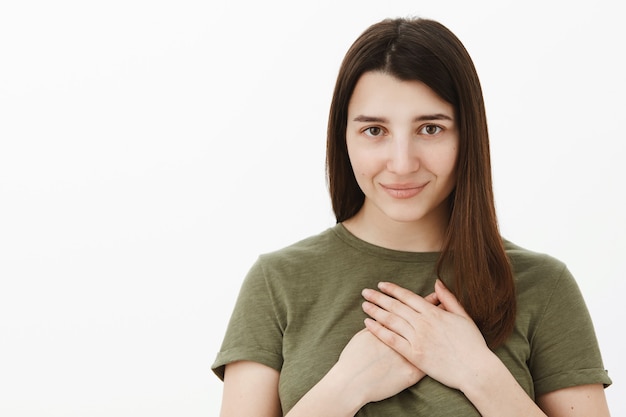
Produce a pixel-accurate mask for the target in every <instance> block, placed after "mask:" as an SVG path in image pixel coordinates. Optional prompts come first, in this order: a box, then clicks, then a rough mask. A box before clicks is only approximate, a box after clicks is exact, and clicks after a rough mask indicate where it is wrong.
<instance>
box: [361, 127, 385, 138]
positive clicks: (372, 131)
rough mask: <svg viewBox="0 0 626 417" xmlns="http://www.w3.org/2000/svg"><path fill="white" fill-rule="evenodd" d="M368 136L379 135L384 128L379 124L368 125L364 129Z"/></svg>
mask: <svg viewBox="0 0 626 417" xmlns="http://www.w3.org/2000/svg"><path fill="white" fill-rule="evenodd" d="M363 132H364V133H365V134H366V135H367V136H372V137H377V136H380V135H382V134H383V129H381V128H380V127H378V126H371V127H368V128H367V129H365V130H364V131H363Z"/></svg>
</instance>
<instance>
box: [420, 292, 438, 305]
mask: <svg viewBox="0 0 626 417" xmlns="http://www.w3.org/2000/svg"><path fill="white" fill-rule="evenodd" d="M424 300H426V301H428V302H429V303H431V304H432V305H434V306H436V305H439V303H440V301H439V297H437V293H436V292H431V293H430V294H428V295H427V296H426V297H424Z"/></svg>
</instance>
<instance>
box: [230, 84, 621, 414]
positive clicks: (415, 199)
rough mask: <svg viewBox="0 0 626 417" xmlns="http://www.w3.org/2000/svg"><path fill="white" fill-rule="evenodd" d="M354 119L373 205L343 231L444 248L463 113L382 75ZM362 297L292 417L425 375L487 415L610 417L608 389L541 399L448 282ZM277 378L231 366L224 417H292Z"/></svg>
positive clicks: (353, 143)
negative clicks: (332, 356) (425, 289)
mask: <svg viewBox="0 0 626 417" xmlns="http://www.w3.org/2000/svg"><path fill="white" fill-rule="evenodd" d="M348 113H349V116H348V127H347V132H346V139H347V144H348V152H349V155H350V158H351V162H352V164H353V169H354V173H355V176H356V178H357V181H358V183H359V186H360V187H361V188H362V190H363V192H364V194H365V203H364V206H363V208H362V209H361V210H360V211H359V212H358V213H357V215H355V216H354V217H353V218H351V219H349V220H347V221H346V222H344V226H345V227H346V228H348V230H350V232H352V233H353V234H354V235H356V236H357V237H359V238H361V239H363V240H365V241H367V242H370V243H373V244H376V245H379V246H383V247H386V248H390V249H397V250H405V251H414V252H419V251H433V250H434V251H436V250H439V249H441V245H442V241H443V233H444V231H445V227H446V221H447V220H446V219H447V216H448V212H447V206H446V205H445V200H446V197H447V196H448V195H449V193H450V192H451V190H452V189H453V187H454V180H453V178H454V172H455V164H456V157H457V145H458V133H457V131H456V124H455V121H454V118H453V115H454V112H453V109H452V107H451V106H450V105H449V103H446V102H445V101H443V100H442V99H441V98H439V97H438V96H437V95H436V94H434V92H432V90H430V89H429V88H428V87H426V86H425V85H424V84H422V83H419V82H414V81H411V82H405V81H400V80H397V79H395V78H393V77H392V76H390V75H387V74H383V73H380V72H372V73H366V74H364V75H363V77H362V78H361V79H360V80H359V82H358V83H357V86H356V88H355V91H354V94H353V97H352V100H351V102H350V105H349V112H348ZM416 188H418V189H419V190H418V191H417V192H416V190H415V189H416ZM362 296H363V298H364V302H363V311H364V312H365V313H366V314H367V315H368V316H369V318H368V319H366V320H365V328H364V329H363V330H361V331H360V332H358V333H357V334H356V335H354V336H353V337H352V339H351V340H350V342H349V343H348V344H347V345H346V347H345V348H344V349H343V351H342V353H341V355H340V357H339V359H338V361H337V363H336V364H335V365H334V366H333V367H332V368H331V370H330V371H329V372H328V373H327V374H326V375H325V376H324V377H323V378H322V380H320V381H319V382H318V383H317V384H316V385H315V386H314V387H313V388H312V389H311V390H310V391H309V392H308V393H306V394H305V395H304V397H303V398H302V399H301V400H300V401H299V402H298V403H297V404H296V405H295V406H294V407H293V408H292V409H291V410H289V412H288V413H287V414H286V415H287V416H289V417H306V416H325V417H333V416H336V417H343V416H354V415H355V414H356V413H357V412H358V410H359V409H360V408H361V407H363V406H364V405H365V404H367V403H369V402H372V401H379V400H382V399H385V398H388V397H391V396H393V395H395V394H396V393H398V392H400V391H402V390H403V389H405V388H407V387H409V386H412V385H413V384H415V383H416V382H417V381H419V380H420V379H421V378H423V377H424V376H425V375H429V376H430V377H432V378H434V379H435V380H437V381H439V382H441V383H442V384H445V385H447V386H449V387H451V388H455V389H458V390H460V391H462V392H463V393H464V394H465V396H466V397H467V398H468V399H469V400H470V401H471V402H472V404H473V405H474V406H475V407H476V409H477V410H478V411H479V412H480V414H481V415H482V416H485V417H487V416H494V417H495V416H498V417H501V416H509V417H516V416H519V417H532V416H546V415H547V416H550V417H565V416H567V417H590V416H593V417H607V416H609V410H608V406H607V403H606V398H605V396H604V390H603V387H602V386H601V385H584V386H577V387H571V388H565V389H561V390H558V391H554V392H551V393H548V394H544V395H542V396H540V397H539V398H537V403H535V402H534V401H533V400H532V399H531V398H530V397H528V395H527V394H526V393H525V392H524V390H523V389H522V388H521V387H520V386H519V384H518V383H517V381H516V380H515V378H514V377H513V376H512V375H511V373H510V372H509V370H508V369H507V368H506V367H505V366H504V364H503V363H502V362H501V361H500V359H499V358H498V357H497V356H496V355H495V354H494V353H493V352H491V350H489V348H488V347H487V344H486V343H485V340H484V338H483V337H482V334H481V333H480V331H479V330H478V328H477V326H476V324H475V323H474V322H473V321H472V319H471V318H470V316H469V315H468V314H467V313H466V312H465V310H464V309H463V307H462V306H461V304H460V303H459V302H458V300H457V299H456V298H455V296H454V295H453V294H452V293H451V292H450V291H449V290H448V289H447V288H446V287H445V286H444V285H443V283H441V282H440V281H437V282H436V284H435V287H434V289H433V293H432V294H430V295H429V296H427V297H420V296H419V295H417V294H415V293H413V292H411V291H409V290H407V289H405V288H402V287H399V286H397V285H395V284H392V283H384V282H383V283H380V284H379V285H378V287H377V288H375V289H374V288H371V289H364V290H363V292H362ZM391 370H393V372H390V371H391ZM278 380H279V372H278V371H276V370H274V369H271V368H268V367H266V366H264V365H261V364H258V363H253V362H235V363H232V364H229V365H227V366H226V374H225V379H224V396H223V402H222V412H221V414H220V415H221V417H240V416H252V415H254V416H260V417H277V416H281V415H282V410H281V407H280V401H279V397H278Z"/></svg>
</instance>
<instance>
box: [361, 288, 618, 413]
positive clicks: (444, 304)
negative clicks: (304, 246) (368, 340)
mask: <svg viewBox="0 0 626 417" xmlns="http://www.w3.org/2000/svg"><path fill="white" fill-rule="evenodd" d="M379 288H380V290H381V291H382V292H378V291H373V290H368V291H364V297H365V298H366V300H368V301H367V302H366V303H364V306H363V308H364V310H365V312H366V313H367V314H369V315H370V316H371V317H372V318H374V319H375V320H376V321H374V320H371V319H369V320H368V321H367V323H366V326H367V328H368V329H369V330H370V331H371V332H372V333H373V334H374V335H376V336H377V337H378V338H379V339H380V340H381V341H383V342H384V343H385V344H387V345H388V346H390V347H392V348H393V349H394V350H396V351H397V352H399V353H401V354H402V355H403V356H404V357H405V358H406V359H407V360H408V361H409V362H411V363H412V364H413V365H415V366H416V367H418V368H419V369H422V370H424V372H426V374H428V375H429V376H431V377H432V378H434V379H436V380H438V381H439V382H441V383H443V384H445V385H447V386H449V387H451V388H455V389H459V390H460V391H462V392H463V393H464V394H465V396H466V397H467V398H468V400H470V401H471V402H472V404H473V405H474V406H475V407H476V409H477V410H478V411H479V412H480V413H481V415H482V416H485V417H488V416H501V415H507V416H520V417H521V416H526V417H528V416H546V414H544V411H545V413H547V415H549V416H555V417H561V416H568V417H574V416H587V415H589V414H588V413H586V411H585V410H588V409H591V407H595V404H598V401H599V403H600V404H601V403H603V402H604V403H606V401H605V400H603V395H602V397H601V398H600V399H597V398H596V399H594V398H595V397H596V396H597V395H598V394H597V393H596V394H593V395H592V397H590V398H589V399H585V395H586V393H587V391H584V390H583V391H584V392H578V391H579V388H577V389H573V388H572V389H566V390H559V391H555V392H554V393H550V394H546V396H542V397H541V398H540V401H539V404H540V405H541V408H540V407H539V406H538V405H537V404H535V402H534V401H533V400H532V399H531V398H530V397H529V396H528V395H527V394H526V392H525V391H524V390H523V389H522V388H521V386H520V385H519V384H518V383H517V381H516V380H515V378H514V377H513V375H512V374H511V373H510V371H509V370H508V369H507V368H506V366H505V365H504V364H503V363H502V362H501V361H500V359H499V358H498V357H497V356H496V355H495V354H494V353H493V352H492V351H491V350H489V348H488V347H487V345H486V343H485V341H484V339H483V337H482V335H481V334H480V331H479V330H478V328H477V327H476V325H475V324H474V322H473V321H472V320H471V318H470V317H469V316H468V315H467V313H466V312H465V311H464V309H463V307H462V306H461V305H460V304H459V303H458V301H457V300H456V298H455V297H454V295H453V294H452V293H451V292H450V291H448V289H447V288H445V286H444V285H443V284H442V283H441V282H440V281H438V282H437V284H436V285H435V293H436V295H437V298H438V300H439V301H440V303H441V304H440V306H439V308H434V307H433V305H432V304H430V303H426V302H424V300H423V299H422V298H421V297H419V296H418V295H416V294H414V293H412V292H411V291H409V290H406V289H404V288H401V287H399V286H397V285H393V284H389V283H383V284H381V285H380V287H379ZM571 407H574V409H573V410H572V408H571ZM585 407H588V408H585ZM542 410H543V411H542ZM600 410H601V408H600ZM594 412H598V411H596V410H595V409H594ZM568 413H569V414H568ZM594 415H598V416H608V413H604V414H603V413H602V412H599V414H594Z"/></svg>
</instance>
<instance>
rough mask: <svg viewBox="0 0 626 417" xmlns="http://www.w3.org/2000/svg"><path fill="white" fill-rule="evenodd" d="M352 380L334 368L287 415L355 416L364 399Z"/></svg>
mask: <svg viewBox="0 0 626 417" xmlns="http://www.w3.org/2000/svg"><path fill="white" fill-rule="evenodd" d="M350 382H351V381H349V380H347V379H346V378H343V377H342V375H341V373H340V372H338V371H337V370H336V369H335V368H332V369H331V370H330V371H329V372H328V373H327V374H326V375H325V376H324V378H322V379H321V380H320V381H319V382H318V383H317V384H316V385H315V386H314V387H313V388H311V390H310V391H309V392H307V393H306V394H305V395H304V396H303V397H302V398H301V399H300V401H298V403H297V404H296V405H295V406H294V407H293V408H292V409H291V410H289V412H288V413H287V414H286V416H285V417H321V416H323V417H353V416H354V415H355V414H356V413H357V412H358V411H359V410H360V409H361V407H362V406H363V405H364V400H363V399H361V398H359V397H360V395H359V394H358V390H355V389H352V387H351V383H350Z"/></svg>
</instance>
